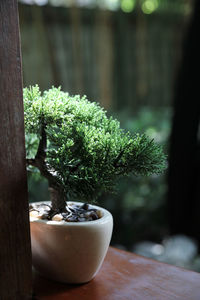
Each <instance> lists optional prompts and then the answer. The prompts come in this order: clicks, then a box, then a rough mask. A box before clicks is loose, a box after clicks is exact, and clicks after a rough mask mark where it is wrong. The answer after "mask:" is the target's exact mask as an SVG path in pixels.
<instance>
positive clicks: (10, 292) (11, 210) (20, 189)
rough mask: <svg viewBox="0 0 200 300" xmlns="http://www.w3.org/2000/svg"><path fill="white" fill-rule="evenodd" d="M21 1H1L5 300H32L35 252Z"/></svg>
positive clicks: (0, 294)
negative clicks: (31, 230)
mask: <svg viewBox="0 0 200 300" xmlns="http://www.w3.org/2000/svg"><path fill="white" fill-rule="evenodd" d="M22 99H23V98H22V75H21V54H20V40H19V26H18V10H17V0H1V1H0V299H1V300H5V299H12V300H14V299H20V300H21V299H29V297H30V294H31V276H32V274H31V249H30V234H29V220H28V197H27V179H26V169H25V143H24V121H23V101H22Z"/></svg>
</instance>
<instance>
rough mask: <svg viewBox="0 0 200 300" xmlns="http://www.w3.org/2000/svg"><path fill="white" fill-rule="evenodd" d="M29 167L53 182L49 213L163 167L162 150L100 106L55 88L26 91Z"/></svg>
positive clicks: (158, 171) (59, 211)
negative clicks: (123, 179)
mask: <svg viewBox="0 0 200 300" xmlns="http://www.w3.org/2000/svg"><path fill="white" fill-rule="evenodd" d="M24 111H25V133H26V151H27V166H28V167H29V168H30V167H31V168H33V167H34V168H35V167H36V168H37V169H38V170H39V171H40V173H41V175H42V176H44V177H46V178H47V180H48V183H49V190H50V197H51V214H52V215H53V214H56V213H62V212H65V211H66V207H67V206H66V203H67V201H68V200H69V199H73V200H75V199H79V200H80V201H87V202H89V201H92V200H94V199H96V198H97V197H98V196H99V194H100V193H101V192H102V191H112V190H113V189H114V187H115V185H116V182H117V179H118V178H120V176H125V175H129V174H131V173H132V174H135V175H138V174H139V175H150V174H152V173H160V172H161V171H162V170H164V168H165V155H164V154H163V151H162V149H161V147H160V146H159V145H158V144H156V143H155V142H154V141H153V140H150V139H149V138H148V137H147V136H146V135H144V134H142V135H139V134H137V133H136V134H135V135H131V134H130V133H129V132H125V131H124V130H123V129H121V128H120V123H119V122H118V121H117V120H115V119H113V118H112V117H107V115H106V111H105V110H104V109H103V108H101V107H100V106H99V105H98V104H97V103H94V102H90V101H88V100H87V98H86V97H85V96H84V97H80V96H79V95H75V96H70V95H69V94H68V93H65V92H63V91H61V89H60V88H55V87H52V88H51V89H49V90H48V91H45V92H44V93H43V94H42V93H41V92H40V89H39V87H38V86H37V85H36V86H32V87H30V88H25V89H24Z"/></svg>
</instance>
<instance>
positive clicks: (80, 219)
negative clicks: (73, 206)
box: [78, 218, 87, 222]
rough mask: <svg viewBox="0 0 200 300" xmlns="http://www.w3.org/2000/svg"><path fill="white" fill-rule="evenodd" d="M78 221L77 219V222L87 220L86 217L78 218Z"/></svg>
mask: <svg viewBox="0 0 200 300" xmlns="http://www.w3.org/2000/svg"><path fill="white" fill-rule="evenodd" d="M78 221H79V222H85V221H87V220H86V218H78Z"/></svg>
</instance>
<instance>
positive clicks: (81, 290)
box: [34, 248, 200, 300]
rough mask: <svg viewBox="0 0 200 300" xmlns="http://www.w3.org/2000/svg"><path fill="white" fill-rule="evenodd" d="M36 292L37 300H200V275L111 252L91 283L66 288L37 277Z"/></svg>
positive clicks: (130, 254) (134, 256) (114, 250)
mask: <svg viewBox="0 0 200 300" xmlns="http://www.w3.org/2000/svg"><path fill="white" fill-rule="evenodd" d="M80 268H81V266H80ZM34 290H35V294H36V299H37V300H64V299H70V300H77V299H81V300H199V299H200V274H198V273H195V272H192V271H188V270H185V269H182V268H178V267H175V266H171V265H167V264H164V263H161V262H157V261H153V260H150V259H147V258H144V257H141V256H138V255H135V254H133V253H129V252H126V251H121V250H117V249H115V248H110V249H109V251H108V254H107V256H106V259H105V261H104V263H103V266H102V268H101V270H100V272H99V273H98V275H97V276H96V277H95V278H94V279H93V280H92V281H91V282H89V283H87V284H83V285H65V284H61V283H56V282H53V281H49V280H47V279H45V278H42V277H40V276H39V275H37V274H35V280H34Z"/></svg>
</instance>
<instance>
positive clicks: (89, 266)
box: [30, 202, 113, 283]
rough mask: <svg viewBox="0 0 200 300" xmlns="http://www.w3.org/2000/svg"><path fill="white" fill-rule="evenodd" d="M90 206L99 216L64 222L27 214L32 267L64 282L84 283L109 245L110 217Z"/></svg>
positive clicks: (88, 279) (107, 212)
mask: <svg viewBox="0 0 200 300" xmlns="http://www.w3.org/2000/svg"><path fill="white" fill-rule="evenodd" d="M38 203H39V202H37V204H38ZM43 203H44V202H43ZM45 203H48V204H49V202H45ZM74 203H77V202H74ZM77 204H78V203H77ZM92 207H94V208H95V209H98V210H100V211H101V213H102V217H101V218H100V219H98V220H95V221H87V222H65V221H47V220H41V219H37V218H32V217H30V227H31V246H32V256H33V266H34V267H35V269H36V270H37V271H38V272H40V273H41V274H42V275H44V276H45V277H48V278H50V279H53V280H56V281H60V282H66V283H84V282H88V281H90V280H91V279H92V278H93V277H94V276H95V275H96V274H97V272H98V271H99V269H100V267H101V265H102V263H103V260H104V258H105V255H106V253H107V250H108V247H109V244H110V240H111V235H112V229H113V218H112V215H111V214H110V212H109V211H107V210H106V209H103V208H101V207H99V206H95V205H92Z"/></svg>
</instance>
